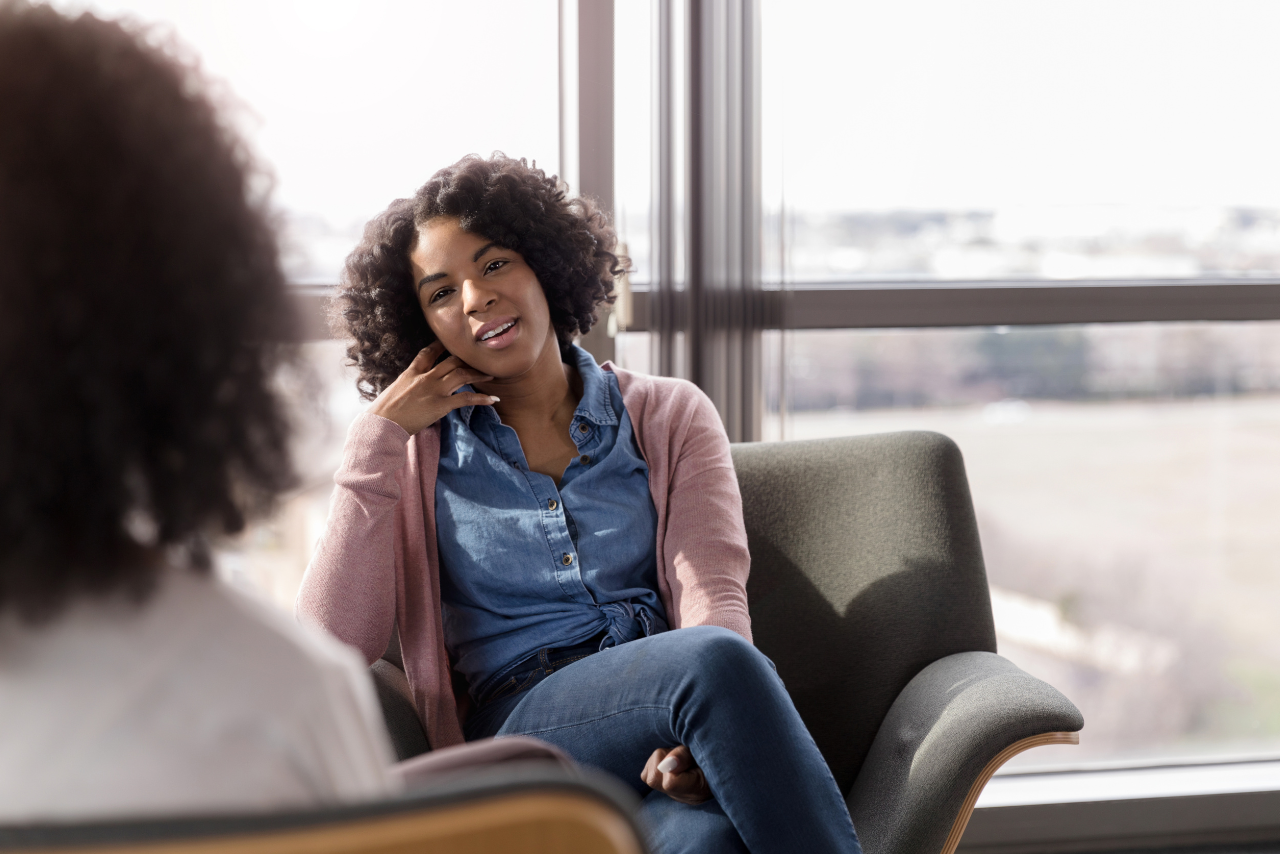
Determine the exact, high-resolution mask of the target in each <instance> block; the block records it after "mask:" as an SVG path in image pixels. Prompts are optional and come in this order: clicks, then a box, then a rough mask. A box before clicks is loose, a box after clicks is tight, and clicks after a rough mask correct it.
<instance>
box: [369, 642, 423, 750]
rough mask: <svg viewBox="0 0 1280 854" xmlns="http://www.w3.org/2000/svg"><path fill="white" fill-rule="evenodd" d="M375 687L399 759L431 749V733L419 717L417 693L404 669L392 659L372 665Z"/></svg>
mask: <svg viewBox="0 0 1280 854" xmlns="http://www.w3.org/2000/svg"><path fill="white" fill-rule="evenodd" d="M369 675H370V676H372V677H373V686H374V688H376V689H377V691H378V702H379V703H380V704H381V705H382V718H383V720H384V721H385V722H386V724H387V732H388V733H389V734H390V735H391V745H392V747H394V748H395V751H396V760H397V761H404V760H405V759H409V758H411V757H414V756H417V755H419V754H421V753H426V752H427V751H428V750H430V749H431V745H430V744H429V743H428V742H427V732H426V730H425V729H423V727H422V721H420V720H418V710H417V709H415V708H414V707H413V694H412V692H411V691H410V690H409V680H408V678H407V677H406V676H405V675H404V671H403V670H401V669H400V668H398V667H396V666H395V665H394V664H392V663H391V662H390V661H387V660H386V659H383V658H380V659H378V660H377V661H375V662H374V663H373V665H372V666H371V667H370V668H369Z"/></svg>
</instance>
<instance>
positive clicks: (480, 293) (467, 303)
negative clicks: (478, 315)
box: [462, 279, 498, 314]
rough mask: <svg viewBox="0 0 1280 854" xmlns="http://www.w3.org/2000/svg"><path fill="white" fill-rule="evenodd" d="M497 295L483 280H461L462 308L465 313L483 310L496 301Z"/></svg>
mask: <svg viewBox="0 0 1280 854" xmlns="http://www.w3.org/2000/svg"><path fill="white" fill-rule="evenodd" d="M497 300H498V297H497V296H496V295H495V294H494V293H493V291H491V290H490V289H489V288H487V287H485V285H484V282H483V281H480V280H477V279H464V280H463V282H462V310H463V311H465V312H466V313H467V314H470V313H472V312H475V311H484V310H485V309H486V308H488V307H489V306H491V305H493V304H494V303H495V302H497Z"/></svg>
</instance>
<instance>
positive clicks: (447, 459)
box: [298, 155, 859, 854]
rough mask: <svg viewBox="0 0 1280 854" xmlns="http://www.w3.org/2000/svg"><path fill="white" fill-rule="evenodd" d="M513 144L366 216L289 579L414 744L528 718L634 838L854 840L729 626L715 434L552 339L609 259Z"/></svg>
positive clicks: (733, 549) (809, 752) (721, 443)
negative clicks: (636, 831)
mask: <svg viewBox="0 0 1280 854" xmlns="http://www.w3.org/2000/svg"><path fill="white" fill-rule="evenodd" d="M615 245H616V238H615V235H614V233H613V230H612V229H611V228H610V226H609V225H608V222H607V220H606V217H605V216H604V215H603V214H602V213H601V212H600V211H599V210H598V209H597V208H596V207H595V206H594V205H593V204H592V203H591V202H590V201H588V200H581V199H567V198H566V197H565V192H564V188H563V186H561V185H558V184H557V181H556V179H555V178H549V177H547V176H546V175H544V173H543V172H542V171H540V170H538V169H536V168H532V167H529V166H527V165H526V164H525V162H524V161H523V160H513V159H509V158H506V157H503V156H501V155H494V156H493V157H492V158H490V159H481V158H478V157H468V158H464V159H463V160H461V161H459V162H458V163H456V164H454V165H453V166H450V167H448V168H445V169H443V170H441V171H440V172H438V173H436V175H435V176H434V177H432V179H431V180H430V181H429V182H427V184H426V185H425V186H423V187H422V189H421V190H419V191H418V193H417V195H416V196H415V197H414V198H413V199H401V200H398V201H396V202H394V203H393V204H392V205H391V206H390V207H389V208H388V209H387V210H386V211H385V212H384V213H383V214H381V215H380V216H378V217H377V218H376V219H375V220H373V221H372V222H370V223H369V225H368V226H367V227H366V229H365V234H364V239H363V241H362V242H361V244H360V245H359V246H358V247H357V248H356V250H355V251H354V252H352V254H351V255H350V256H349V257H348V259H347V265H346V269H345V272H344V274H343V279H342V286H341V288H340V290H339V299H338V303H337V306H338V308H337V311H338V317H339V319H340V320H339V322H340V323H344V324H345V326H346V329H347V331H348V333H349V335H350V336H351V337H352V338H353V339H354V341H353V343H352V344H351V346H350V348H349V350H348V354H349V356H350V357H351V359H352V360H353V361H354V363H355V365H356V366H357V367H358V369H359V373H360V377H359V387H360V390H361V392H362V393H363V394H364V396H365V397H366V398H368V399H371V400H372V401H373V403H372V405H371V406H370V408H369V410H368V411H367V412H366V413H364V414H363V415H361V416H360V417H359V418H357V419H356V421H355V422H354V423H353V424H352V426H351V429H350V432H349V434H348V437H347V444H346V448H345V450H344V457H343V462H342V466H341V468H340V469H339V471H338V473H337V476H336V481H337V484H338V488H337V490H336V492H335V495H334V500H333V505H332V508H331V511H330V517H329V522H328V526H327V528H326V531H325V534H324V536H323V538H322V540H321V542H320V545H319V548H318V550H317V554H316V556H315V558H314V559H313V561H312V563H311V566H310V567H309V568H308V570H307V575H306V577H305V579H304V581H303V586H302V590H301V593H300V595H299V600H298V609H299V614H300V616H301V617H302V618H303V619H305V620H308V621H313V622H316V623H319V624H321V625H323V626H325V627H326V628H328V629H329V630H330V631H332V632H333V633H334V634H336V635H337V636H338V637H340V638H342V639H343V640H345V641H347V642H348V643H351V644H353V645H355V646H357V647H359V648H360V649H361V650H363V651H364V654H365V657H366V659H367V660H368V661H369V662H373V661H375V660H377V659H378V658H379V657H380V656H382V655H383V653H384V651H385V650H386V648H387V645H388V642H389V640H390V638H391V637H392V636H393V632H394V631H397V630H398V636H399V642H400V647H401V652H402V656H403V660H404V663H405V669H406V672H407V676H408V679H409V683H410V687H411V689H412V692H413V695H414V698H415V704H416V706H417V709H418V713H419V715H420V716H421V718H422V721H423V723H424V725H425V727H426V730H427V733H428V737H429V740H430V742H431V744H432V746H433V747H434V748H437V749H439V748H441V747H444V746H448V745H452V744H457V743H460V742H462V741H463V740H464V739H466V740H474V739H479V738H484V737H486V736H492V735H497V736H499V737H502V736H509V735H520V734H523V735H533V736H536V737H537V738H539V739H543V740H545V741H548V742H551V743H553V744H555V745H557V746H559V747H560V748H562V749H563V750H565V751H566V752H567V753H568V754H570V755H571V756H573V757H574V758H576V759H577V760H578V761H580V762H582V763H584V764H587V765H591V766H595V767H597V768H601V769H604V770H606V771H608V772H611V773H613V774H615V775H617V776H618V777H619V778H621V779H623V780H625V781H627V782H628V783H630V784H631V785H633V786H634V787H635V788H636V790H637V792H639V793H640V794H641V795H642V796H644V797H645V801H644V809H645V812H646V814H647V816H648V819H649V824H650V826H651V828H653V831H654V837H655V842H656V845H657V848H658V850H659V851H662V852H671V851H682V850H688V851H698V852H707V851H720V850H723V851H742V850H747V851H752V852H756V853H757V854H762V852H775V851H777V852H781V851H801V850H806V851H814V852H818V851H821V852H836V851H844V852H852V851H858V850H859V849H858V843H857V840H856V837H855V835H854V831H853V827H852V824H851V822H850V820H849V815H848V812H847V811H846V809H845V805H844V801H843V798H842V797H841V795H840V792H839V791H838V790H837V788H836V785H835V782H834V781H833V779H832V777H831V774H830V772H829V771H828V769H827V766H826V764H825V763H824V761H823V758H822V756H821V754H820V753H819V752H818V749H817V747H816V746H815V744H814V742H813V739H812V738H811V737H810V736H809V733H808V731H807V730H806V729H805V726H804V724H803V722H802V721H801V720H800V717H799V715H798V714H797V713H796V710H795V707H794V705H793V704H792V702H791V699H790V698H789V696H788V695H787V692H786V689H785V688H784V687H783V685H782V682H781V681H780V680H779V679H778V677H777V675H776V674H775V673H774V671H773V669H772V667H771V665H770V663H769V661H768V660H767V659H766V658H765V657H764V656H763V655H761V654H760V653H759V652H758V651H757V650H756V649H755V648H754V647H753V646H752V645H751V625H750V618H749V616H748V613H747V598H746V588H745V584H746V579H747V572H748V568H749V561H750V558H749V556H748V553H747V544H746V534H745V532H744V528H743V521H742V507H741V498H740V496H739V494H738V486H737V481H736V479H735V476H734V472H733V466H732V461H731V459H730V456H729V443H728V440H727V437H726V435H725V432H724V429H723V427H722V426H721V423H720V420H719V417H718V416H717V414H716V411H715V409H714V408H713V406H712V404H711V402H710V401H709V400H708V399H707V398H706V396H704V395H703V394H702V393H701V392H700V391H699V390H698V389H697V388H696V387H694V386H693V385H691V384H690V383H688V382H685V381H682V380H673V379H663V378H657V377H649V376H643V375H639V374H634V373H630V372H628V371H624V370H621V369H619V368H616V367H613V366H611V365H607V364H606V365H605V366H604V367H601V366H599V365H597V364H596V363H595V361H594V360H593V359H592V357H591V356H590V355H589V354H588V353H586V352H585V351H584V350H582V349H581V348H579V347H577V346H576V345H575V344H574V343H573V340H574V337H575V336H577V335H579V334H581V333H585V332H587V331H588V330H589V329H590V328H591V325H592V324H593V323H594V322H595V320H596V310H597V309H598V308H599V306H600V305H601V304H602V303H604V302H607V301H609V300H610V299H611V296H610V295H611V292H612V289H613V280H614V278H615V277H616V276H617V275H619V274H620V273H621V272H622V270H623V266H624V265H625V264H626V263H627V260H626V259H625V258H620V257H618V256H617V255H616V254H615V252H614V249H615Z"/></svg>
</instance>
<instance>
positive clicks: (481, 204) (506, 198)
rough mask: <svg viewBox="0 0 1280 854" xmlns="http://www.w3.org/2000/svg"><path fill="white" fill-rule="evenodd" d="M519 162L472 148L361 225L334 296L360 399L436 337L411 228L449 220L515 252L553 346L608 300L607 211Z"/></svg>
mask: <svg viewBox="0 0 1280 854" xmlns="http://www.w3.org/2000/svg"><path fill="white" fill-rule="evenodd" d="M565 190H566V188H565V185H564V184H563V183H562V182H560V181H559V180H558V179H557V178H556V177H555V176H551V177H548V176H547V175H546V173H545V172H543V171H542V170H541V169H538V168H537V167H536V166H530V165H529V164H528V162H526V161H525V160H523V159H520V160H516V159H514V158H511V157H507V156H505V155H504V154H502V153H500V152H495V153H494V154H493V156H491V157H489V158H487V159H486V158H483V157H479V156H477V155H474V154H471V155H467V156H466V157H464V158H462V159H461V160H459V161H458V162H457V163H454V164H453V165H452V166H448V167H445V168H444V169H441V170H440V171H439V172H437V173H436V174H435V175H433V176H432V177H431V180H430V181H428V182H427V183H426V184H424V185H423V186H422V188H421V189H420V190H418V192H417V193H416V194H415V195H414V197H413V198H412V199H396V200H395V201H394V202H392V203H391V205H390V206H388V208H387V209H386V210H385V211H383V212H382V213H381V214H379V215H378V216H377V217H375V218H374V219H372V220H371V221H370V222H369V223H368V224H367V225H366V226H365V229H364V236H363V238H362V239H361V241H360V244H359V245H358V246H357V247H356V248H355V249H354V250H353V251H352V252H351V254H350V255H348V256H347V262H346V266H345V268H344V269H343V271H342V276H341V278H340V280H339V287H338V290H337V293H336V295H335V298H334V301H333V306H334V309H333V323H334V326H335V331H338V332H340V333H345V334H346V335H348V336H350V338H352V339H354V340H353V341H352V343H351V344H350V346H348V348H347V356H348V357H349V358H350V359H351V363H352V364H353V365H355V366H356V367H357V368H358V369H359V378H358V379H357V381H356V384H357V387H358V388H359V390H360V394H361V396H363V397H364V398H365V399H367V400H372V399H373V398H375V397H377V396H378V394H379V393H380V392H381V391H382V390H383V389H384V388H386V387H387V386H388V385H390V384H391V383H392V382H393V381H394V380H395V378H396V377H398V376H400V374H401V373H403V372H404V369H405V368H407V367H408V366H409V363H410V362H411V361H413V357H414V356H416V355H417V354H418V352H419V351H420V350H422V348H423V347H426V346H427V345H428V344H430V343H431V342H432V341H434V340H435V338H436V336H435V334H434V333H432V331H431V329H430V328H429V327H428V326H427V321H426V318H425V317H424V316H423V314H422V307H421V305H419V303H418V297H417V294H416V293H415V291H414V287H413V271H412V268H411V266H410V263H409V253H410V252H411V251H412V250H413V247H414V244H415V242H416V240H417V236H418V228H419V227H420V226H422V225H423V224H424V223H426V222H428V221H430V220H433V219H436V218H438V217H449V218H455V219H457V220H458V222H459V223H460V224H461V226H462V228H463V229H464V230H465V231H469V232H471V233H472V234H476V235H479V236H480V237H483V238H485V239H486V240H491V241H493V242H494V243H497V244H498V245H499V246H501V247H503V248H505V249H510V250H512V251H515V252H519V253H520V254H521V255H522V256H523V257H524V260H525V262H526V263H527V264H528V265H529V268H530V269H531V270H533V272H534V275H536V276H537V277H538V283H539V284H540V285H542V290H543V293H545V294H546V297H547V304H548V306H549V307H550V309H551V324H552V326H554V327H555V330H556V337H557V339H558V340H559V342H560V350H561V353H562V354H563V353H564V350H565V348H567V347H568V346H569V344H570V343H571V342H572V341H573V339H574V337H575V336H577V335H579V334H585V333H586V332H588V331H590V329H591V327H592V326H593V325H594V324H595V322H596V319H597V315H596V309H597V308H598V307H599V306H600V304H601V303H612V302H613V300H614V296H613V281H614V279H615V278H617V277H618V276H620V275H622V273H623V270H624V268H625V267H626V265H627V263H628V260H627V258H625V257H623V256H619V255H617V254H616V253H615V251H614V250H615V249H616V248H617V243H618V238H617V235H616V234H615V233H614V230H613V227H612V226H611V225H610V223H609V218H608V216H607V215H606V214H605V213H604V212H603V211H602V210H601V209H600V207H599V206H598V205H597V204H596V203H595V202H594V201H592V200H591V199H588V198H569V197H568V195H567V193H566V191H565Z"/></svg>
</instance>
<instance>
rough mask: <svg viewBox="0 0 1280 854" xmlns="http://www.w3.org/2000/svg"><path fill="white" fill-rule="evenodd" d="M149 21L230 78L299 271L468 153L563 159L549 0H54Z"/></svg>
mask: <svg viewBox="0 0 1280 854" xmlns="http://www.w3.org/2000/svg"><path fill="white" fill-rule="evenodd" d="M56 5H58V6H60V7H61V8H64V9H68V10H76V9H88V10H90V11H93V12H95V13H97V14H100V15H103V16H106V17H130V18H133V19H135V20H140V21H143V22H145V23H148V24H151V25H152V26H153V28H154V29H155V32H156V34H157V37H158V38H166V37H172V36H176V38H177V39H178V40H179V42H180V43H181V44H183V45H185V46H186V48H187V49H188V53H190V54H194V57H195V58H196V59H197V60H198V61H199V62H200V64H201V65H202V66H203V67H204V68H205V70H206V71H207V72H208V73H209V74H210V75H211V76H212V77H214V78H215V79H216V80H217V81H219V82H220V83H221V84H223V86H224V89H225V94H226V98H225V100H226V101H227V102H228V103H229V105H230V106H233V109H234V113H235V115H236V117H237V118H238V120H239V124H240V126H241V128H242V129H243V131H244V132H245V134H246V136H247V137H248V139H249V140H250V142H251V144H252V145H253V147H254V148H255V149H256V151H257V152H258V154H259V155H260V157H261V158H262V159H263V161H264V162H265V164H266V166H267V167H268V168H269V169H270V170H271V171H272V173H273V174H274V179H275V187H274V199H275V202H276V205H277V206H278V207H279V209H280V211H281V213H282V215H283V219H284V224H285V235H284V237H285V241H284V242H285V246H284V249H285V260H286V270H287V272H288V274H289V277H290V279H291V280H292V281H294V282H299V283H307V284H333V283H334V282H335V281H336V280H337V274H338V271H339V270H340V269H341V266H342V260H343V258H345V257H346V254H347V253H348V252H350V251H351V249H352V248H353V247H354V246H355V243H356V241H357V240H358V239H359V236H360V230H361V228H362V227H363V225H364V223H365V222H367V221H368V220H369V219H370V218H371V217H372V216H373V215H374V214H377V213H378V212H379V211H381V210H383V209H384V208H385V207H386V206H387V204H388V203H389V202H390V201H391V200H393V199H396V198H400V197H404V196H410V195H412V194H413V192H414V191H415V190H416V189H417V188H418V187H419V186H421V185H422V184H423V183H425V182H426V180H427V179H428V178H429V177H431V174H432V173H433V172H435V171H436V170H437V169H439V168H440V167H442V166H447V165H448V164H450V163H453V162H454V161H455V160H457V159H458V158H460V157H462V156H463V155H464V154H472V153H474V154H481V155H488V154H490V153H491V152H493V151H495V150H501V151H503V152H504V153H506V154H508V155H510V156H512V157H525V158H528V159H529V160H533V161H536V162H537V163H538V165H539V166H541V167H543V168H544V169H546V170H547V172H548V173H550V174H553V173H556V172H558V171H559V162H558V156H559V155H558V146H559V71H558V62H559V59H558V56H559V54H558V50H559V41H558V38H559V36H558V17H557V14H558V12H557V4H556V0H486V2H485V3H453V2H447V0H365V2H360V3H353V2H341V0H327V2H326V0H306V2H302V0H218V2H216V3H214V2H208V3H197V2H190V0H88V1H87V2H86V0H62V2H58V3H56Z"/></svg>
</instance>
